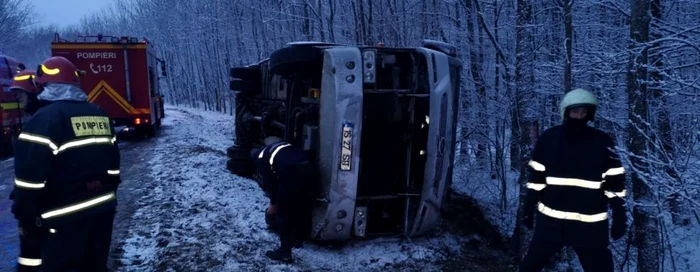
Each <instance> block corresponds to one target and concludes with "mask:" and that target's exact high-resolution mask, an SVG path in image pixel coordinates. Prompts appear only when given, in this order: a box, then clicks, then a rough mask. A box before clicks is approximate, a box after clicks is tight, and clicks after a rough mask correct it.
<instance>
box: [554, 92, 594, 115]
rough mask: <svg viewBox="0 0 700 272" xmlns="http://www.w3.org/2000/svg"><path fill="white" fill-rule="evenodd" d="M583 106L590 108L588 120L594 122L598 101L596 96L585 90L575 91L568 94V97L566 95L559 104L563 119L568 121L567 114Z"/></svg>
mask: <svg viewBox="0 0 700 272" xmlns="http://www.w3.org/2000/svg"><path fill="white" fill-rule="evenodd" d="M581 106H584V107H588V108H589V112H588V115H587V117H586V119H588V120H593V117H594V116H595V111H596V109H597V108H598V99H596V98H595V95H593V94H592V93H591V92H589V91H586V90H584V89H574V90H571V91H570V92H568V93H566V95H564V99H562V100H561V103H560V104H559V112H560V113H561V119H562V120H565V119H566V113H567V112H568V111H569V110H570V109H572V108H576V107H581Z"/></svg>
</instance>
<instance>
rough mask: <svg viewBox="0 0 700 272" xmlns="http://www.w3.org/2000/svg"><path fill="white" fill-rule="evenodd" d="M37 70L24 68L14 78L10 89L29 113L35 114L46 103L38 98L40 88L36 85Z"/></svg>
mask: <svg viewBox="0 0 700 272" xmlns="http://www.w3.org/2000/svg"><path fill="white" fill-rule="evenodd" d="M35 76H36V73H35V71H32V70H24V71H21V72H19V73H17V75H16V76H15V77H14V78H12V83H10V87H9V88H8V90H9V91H11V92H13V93H14V94H15V97H17V101H19V104H20V105H21V107H22V108H23V109H24V112H25V113H27V114H28V115H33V114H34V113H35V112H36V111H37V110H39V108H40V107H41V106H43V105H44V104H43V103H41V102H40V101H39V100H38V99H37V95H38V92H39V88H37V87H36V85H34V77H35Z"/></svg>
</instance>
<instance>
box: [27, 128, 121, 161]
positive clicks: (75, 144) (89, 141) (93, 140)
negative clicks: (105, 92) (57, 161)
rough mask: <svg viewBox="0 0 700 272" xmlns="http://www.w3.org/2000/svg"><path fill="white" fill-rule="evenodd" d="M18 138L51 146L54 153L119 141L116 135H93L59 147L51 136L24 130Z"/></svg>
mask: <svg viewBox="0 0 700 272" xmlns="http://www.w3.org/2000/svg"><path fill="white" fill-rule="evenodd" d="M18 139H20V140H25V141H29V142H34V143H38V144H43V145H46V146H48V147H49V148H51V151H52V152H53V154H54V155H57V154H58V153H59V152H61V151H65V150H66V149H69V148H73V147H79V146H84V145H91V144H105V143H110V144H114V143H115V142H116V141H117V137H116V136H114V137H111V138H110V137H93V138H85V139H79V140H74V141H70V142H67V143H64V144H63V145H61V146H60V147H58V146H57V145H56V144H54V143H53V142H52V141H51V139H49V138H46V137H42V136H38V135H32V134H28V133H24V132H22V133H21V134H19V136H18Z"/></svg>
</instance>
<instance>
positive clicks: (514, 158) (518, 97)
mask: <svg viewBox="0 0 700 272" xmlns="http://www.w3.org/2000/svg"><path fill="white" fill-rule="evenodd" d="M517 4H518V12H517V19H516V20H517V21H516V42H515V55H516V59H515V94H514V95H513V97H514V99H515V102H514V105H513V107H512V111H511V127H510V129H511V134H512V141H511V147H510V151H511V158H510V159H511V167H512V168H513V169H517V170H520V176H519V177H518V184H519V185H520V194H519V196H518V199H519V205H518V220H517V224H516V225H515V231H514V232H513V243H514V245H513V250H514V251H515V252H514V253H515V255H516V256H518V257H519V259H522V257H523V256H524V255H525V253H526V252H527V245H528V244H529V243H528V241H529V239H530V236H531V235H532V234H531V233H530V231H528V230H527V229H526V228H524V227H523V226H521V225H520V222H522V212H523V204H524V203H525V197H526V193H527V190H528V189H527V188H526V187H525V183H526V182H527V175H526V173H527V164H525V163H523V162H525V160H527V159H528V158H529V156H530V155H529V154H530V143H531V142H532V139H530V132H529V131H528V128H529V126H528V125H527V123H529V122H527V121H526V120H527V119H526V116H525V114H526V109H527V103H526V97H528V96H529V95H531V94H532V91H531V90H532V88H533V84H534V80H533V79H534V74H533V73H534V70H533V66H532V65H533V63H532V60H533V57H532V56H531V55H530V54H529V52H533V51H532V50H533V45H534V39H533V35H532V28H531V27H530V26H531V25H533V16H532V6H531V3H530V2H529V1H528V0H518V2H517Z"/></svg>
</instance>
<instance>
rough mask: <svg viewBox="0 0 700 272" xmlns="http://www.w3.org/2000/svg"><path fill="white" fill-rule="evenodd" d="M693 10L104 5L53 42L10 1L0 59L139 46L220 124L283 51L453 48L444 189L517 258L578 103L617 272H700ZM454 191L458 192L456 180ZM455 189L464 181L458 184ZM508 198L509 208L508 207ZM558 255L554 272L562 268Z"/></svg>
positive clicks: (146, 0)
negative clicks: (244, 73) (562, 130)
mask: <svg viewBox="0 0 700 272" xmlns="http://www.w3.org/2000/svg"><path fill="white" fill-rule="evenodd" d="M699 7H700V3H699V2H698V0H630V1H618V0H539V1H528V0H379V1H370V0H354V1H344V0H274V1H272V0H238V1H230V0H176V1H173V0H113V3H112V5H111V6H110V7H109V8H107V9H104V10H101V11H97V12H95V13H94V14H92V15H90V16H87V17H85V18H82V19H81V23H80V24H78V25H75V26H70V27H64V28H59V27H57V26H46V25H43V24H40V21H41V18H40V16H37V15H36V14H34V13H33V9H32V6H31V4H29V3H28V2H27V1H24V0H3V1H1V2H0V53H3V54H8V55H11V56H13V57H15V58H17V59H19V60H21V61H23V62H25V63H26V64H27V67H36V65H38V64H39V63H40V62H41V61H42V60H43V59H45V58H47V57H49V56H50V42H51V41H52V40H53V38H54V33H59V34H60V35H61V37H62V38H65V39H79V36H80V35H97V34H98V33H99V34H104V35H115V36H122V35H129V36H136V37H146V38H147V39H148V40H150V41H153V42H154V44H155V46H156V48H157V52H158V54H159V56H160V57H161V58H162V59H164V60H165V62H166V63H167V73H168V76H167V77H166V78H163V79H162V81H161V87H162V88H163V89H164V90H165V91H164V95H165V98H166V101H167V103H169V104H174V105H188V106H191V107H195V108H200V109H203V110H210V111H219V112H224V113H231V112H232V111H233V106H234V103H233V93H232V92H231V91H230V90H229V89H228V80H229V77H228V71H229V68H231V67H236V66H244V65H248V64H252V63H256V62H258V61H260V60H262V59H264V58H266V57H268V56H269V54H270V53H271V52H272V51H274V50H275V49H278V48H280V47H283V46H285V44H286V43H288V42H292V41H323V42H334V43H341V44H350V45H373V44H376V43H380V42H381V43H383V44H384V45H385V46H387V47H408V46H419V45H420V43H421V40H423V39H433V40H439V41H444V42H448V43H451V44H454V45H455V46H457V48H458V55H459V57H460V58H461V60H462V64H463V70H462V75H461V77H462V86H461V90H460V101H461V105H460V114H461V116H460V121H459V130H458V133H459V137H458V140H459V142H458V146H459V149H458V152H457V154H456V156H457V158H458V167H459V168H460V169H461V170H462V174H461V175H460V176H459V178H461V179H464V180H468V181H471V182H472V183H470V184H471V185H470V186H472V187H474V188H475V189H474V190H470V191H469V192H467V194H471V195H472V196H473V197H475V198H476V199H477V200H483V201H482V202H481V203H480V204H481V205H482V206H483V207H484V209H485V210H486V211H487V213H489V215H488V216H489V217H490V218H491V219H493V220H494V221H502V220H505V221H508V222H506V223H505V224H504V225H502V227H501V229H500V231H501V232H502V234H503V235H505V236H507V237H510V238H511V240H512V242H513V245H514V247H513V251H514V254H515V256H522V255H523V254H524V253H525V250H526V246H527V245H528V242H527V241H528V239H530V236H531V233H530V232H529V231H528V230H527V229H526V228H524V227H522V226H520V224H518V222H520V220H516V219H515V218H518V217H517V216H515V215H517V214H520V213H519V212H518V211H519V210H520V209H521V208H522V207H521V205H520V203H521V202H522V201H523V200H524V193H525V192H526V190H527V189H525V187H524V184H525V180H526V178H527V175H526V172H527V171H524V170H525V169H526V167H527V164H526V162H527V161H528V158H529V156H530V152H531V149H532V147H533V144H534V141H535V140H536V138H537V135H538V134H539V132H541V131H542V130H544V129H546V128H549V127H551V126H554V125H557V124H559V123H561V117H560V113H559V101H560V100H561V97H562V96H563V95H564V94H565V93H566V92H568V91H570V90H572V89H576V88H584V89H587V90H590V91H592V92H593V93H595V94H596V95H597V97H598V100H599V102H600V106H599V109H598V111H597V116H596V120H595V122H594V124H593V125H594V126H595V127H597V128H600V129H602V130H604V131H606V132H608V133H610V134H611V135H613V136H614V138H615V140H616V144H617V152H618V153H619V154H620V155H621V158H622V160H623V165H624V166H625V168H626V169H627V174H626V175H627V185H626V188H627V191H628V192H630V193H629V194H628V198H627V202H626V205H627V208H628V210H629V218H630V220H628V221H629V222H630V228H629V232H628V235H627V237H625V238H623V239H621V240H620V241H617V242H615V243H613V246H612V248H613V253H614V255H615V258H616V261H615V263H616V266H617V268H618V269H620V270H622V271H691V270H693V268H695V269H700V263H698V261H697V260H695V258H696V257H697V256H698V255H700V246H699V245H698V244H697V241H698V239H697V237H698V235H700V216H699V215H698V211H699V210H700V201H699V199H700V178H699V176H700V152H699V151H700V120H699V117H700V100H699V99H700V8H699ZM455 182H457V181H455ZM465 182H466V181H465ZM519 192H520V193H519ZM572 256H574V255H573V253H572V252H571V251H570V250H566V251H565V252H564V254H562V256H561V257H560V259H561V262H571V259H572V258H573V259H574V261H573V262H574V263H576V261H575V257H572Z"/></svg>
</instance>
